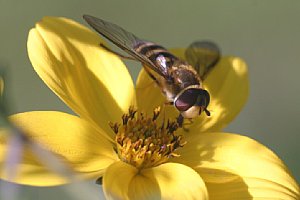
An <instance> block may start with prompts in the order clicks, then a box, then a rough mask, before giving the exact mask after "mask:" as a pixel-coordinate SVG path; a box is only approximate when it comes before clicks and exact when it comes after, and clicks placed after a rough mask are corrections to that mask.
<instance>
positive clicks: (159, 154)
mask: <svg viewBox="0 0 300 200" xmlns="http://www.w3.org/2000/svg"><path fill="white" fill-rule="evenodd" d="M159 114H160V108H156V109H155V110H154V111H153V115H152V116H151V117H148V116H147V115H145V114H144V113H142V112H140V113H138V112H137V110H135V109H133V108H132V107H130V108H129V111H128V113H127V114H124V115H123V116H122V124H117V123H110V127H111V128H112V130H113V131H114V132H115V133H116V138H115V141H116V144H117V146H116V147H117V148H116V151H117V153H118V156H119V158H120V160H122V161H123V162H126V163H128V164H131V165H133V166H135V167H137V168H138V169H144V168H149V167H155V166H158V165H160V164H162V163H165V162H167V161H168V159H169V158H170V157H178V156H179V154H176V153H175V151H176V149H178V148H180V147H183V146H184V145H185V143H186V142H185V141H184V139H183V136H182V135H177V134H176V130H177V129H178V124H177V122H176V121H170V120H167V121H166V122H162V123H161V124H158V122H157V119H158V117H159Z"/></svg>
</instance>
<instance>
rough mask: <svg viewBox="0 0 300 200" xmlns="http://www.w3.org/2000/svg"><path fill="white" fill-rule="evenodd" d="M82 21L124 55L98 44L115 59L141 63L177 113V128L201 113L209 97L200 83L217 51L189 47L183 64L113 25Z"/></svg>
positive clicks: (206, 46) (88, 18)
mask: <svg viewBox="0 0 300 200" xmlns="http://www.w3.org/2000/svg"><path fill="white" fill-rule="evenodd" d="M83 18H84V19H85V21H86V22H87V23H88V24H89V25H90V26H91V27H92V28H93V29H95V30H96V31H97V32H98V33H100V34H101V35H102V36H104V37H105V38H107V39H108V40H110V41H111V42H112V43H114V44H115V45H117V46H118V47H119V48H121V49H122V50H124V51H125V52H127V53H128V54H129V55H130V56H124V55H121V54H119V53H117V52H114V51H112V50H110V49H109V48H107V47H105V46H104V45H102V44H100V45H101V46H102V47H104V48H105V49H106V50H108V51H110V52H112V53H115V54H116V55H118V56H120V57H122V58H127V59H132V60H136V61H139V62H141V63H142V65H143V67H144V69H145V71H146V72H147V73H148V75H149V76H150V77H151V78H152V79H153V80H154V81H155V82H156V84H157V85H158V86H159V87H160V88H161V91H162V93H163V94H164V96H165V97H166V100H167V101H166V104H169V105H174V106H175V108H176V109H177V110H178V111H179V113H180V114H179V116H178V118H177V120H178V123H179V126H182V124H183V121H184V119H193V118H195V117H197V116H198V115H200V114H201V113H202V112H205V113H206V115H207V116H210V112H209V111H208V110H207V106H208V104H209V102H210V95H209V93H208V91H207V90H205V89H203V85H202V81H203V80H204V79H205V77H206V75H207V74H208V72H209V71H210V70H211V69H212V68H213V66H215V64H216V63H217V62H218V61H219V59H220V50H219V48H218V47H217V45H216V44H214V43H212V42H209V41H197V42H194V43H192V44H191V45H190V46H189V47H188V48H187V49H186V52H185V56H186V61H184V60H182V59H179V58H178V57H176V56H175V55H173V54H172V53H170V52H169V51H168V50H167V49H166V48H164V47H162V46H160V45H158V44H156V43H153V42H150V41H146V40H142V39H140V38H138V37H137V36H135V35H134V34H132V33H130V32H128V31H126V30H124V29H123V28H121V27H119V26H118V25H115V24H113V23H110V22H107V21H104V20H102V19H98V18H96V17H93V16H89V15H84V16H83Z"/></svg>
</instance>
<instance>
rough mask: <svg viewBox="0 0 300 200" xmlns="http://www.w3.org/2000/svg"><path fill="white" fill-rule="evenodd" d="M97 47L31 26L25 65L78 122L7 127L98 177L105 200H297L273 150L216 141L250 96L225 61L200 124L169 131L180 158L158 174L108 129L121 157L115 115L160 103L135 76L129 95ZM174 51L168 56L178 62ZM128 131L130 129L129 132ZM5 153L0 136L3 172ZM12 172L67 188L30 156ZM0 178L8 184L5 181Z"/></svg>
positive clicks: (37, 117)
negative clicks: (176, 139)
mask: <svg viewBox="0 0 300 200" xmlns="http://www.w3.org/2000/svg"><path fill="white" fill-rule="evenodd" d="M100 42H103V41H102V39H101V38H100V37H99V36H98V35H97V34H96V33H94V32H92V31H90V30H89V29H87V28H85V27H84V26H82V25H80V24H78V23H76V22H74V21H71V20H69V19H65V18H54V17H46V18H44V19H43V20H42V21H41V22H39V23H37V24H36V27H35V28H33V29H32V30H31V31H30V33H29V37H28V53H29V58H30V60H31V62H32V65H33V67H34V69H35V71H36V72H37V73H38V75H39V76H40V77H41V79H42V80H43V81H44V82H45V83H46V84H47V85H48V87H49V88H50V89H51V90H52V91H53V92H55V94H56V95H57V96H59V97H60V98H61V100H62V101H64V102H65V103H66V104H67V105H68V106H69V107H70V108H71V109H72V110H73V111H74V112H75V113H76V114H77V115H78V116H76V115H71V114H66V113H62V112H59V111H32V112H25V113H19V114H15V115H12V116H11V117H10V120H11V121H12V122H14V123H15V124H16V125H18V126H19V127H20V128H22V129H23V130H25V132H27V133H28V134H29V136H30V137H31V138H32V139H33V140H35V141H37V142H39V143H41V144H42V145H43V146H44V147H45V148H47V149H49V150H50V151H52V152H54V153H56V154H58V155H59V156H60V157H62V158H63V160H65V161H66V163H67V164H68V165H70V166H71V167H72V168H73V169H74V170H75V171H76V172H78V173H80V174H81V175H82V176H83V177H85V178H89V179H94V180H96V179H97V178H99V177H103V190H104V194H105V196H106V197H107V198H108V199H208V196H209V198H210V199H252V198H253V199H256V198H259V199H298V198H299V186H298V184H297V183H296V182H295V181H294V179H293V178H292V176H291V175H290V174H289V172H288V170H287V168H286V167H285V165H284V164H283V163H282V161H281V160H280V159H279V158H278V157H277V156H276V155H275V154H274V153H273V152H272V151H271V150H269V149H268V148H266V147H264V146H263V145H261V144H259V143H258V142H256V141H254V140H252V139H250V138H247V137H245V136H240V135H237V134H232V133H223V132H221V130H222V128H223V127H224V126H225V125H227V124H228V123H229V122H230V121H232V120H233V118H234V117H235V116H236V115H237V114H238V113H239V111H240V110H241V108H242V107H243V105H244V104H245V102H246V99H247V95H248V79H247V67H246V65H245V63H244V62H243V61H242V60H241V59H240V58H236V57H223V58H222V59H221V61H220V62H219V64H218V65H217V66H216V68H215V69H214V70H213V71H212V72H211V73H210V74H209V75H208V77H207V79H206V80H205V82H204V87H205V88H206V89H207V90H208V91H209V92H210V94H211V99H212V100H211V104H210V106H209V107H208V110H210V111H211V117H206V116H205V115H201V116H200V117H199V118H198V119H196V120H195V121H194V123H193V124H192V125H191V126H189V131H188V132H185V131H183V130H178V131H176V134H177V135H184V138H185V140H186V141H187V143H186V144H185V145H184V146H183V147H180V145H179V147H178V148H177V149H176V152H175V153H176V154H179V155H180V156H179V157H170V158H169V159H168V160H164V161H163V163H162V164H159V165H155V164H153V166H151V162H148V163H147V167H145V166H144V165H140V164H139V165H136V164H135V160H134V159H136V158H137V157H134V156H132V155H133V154H131V153H130V152H134V149H132V146H130V145H131V143H130V140H129V139H132V137H133V136H134V135H133V136H130V134H129V135H128V134H127V135H126V134H123V133H124V132H126V130H125V128H124V127H123V128H122V126H121V127H117V126H114V125H112V124H111V125H112V128H113V130H114V131H115V132H117V133H118V134H119V133H120V134H121V135H118V134H117V135H118V137H117V139H119V140H117V141H123V142H124V144H125V141H126V142H128V146H127V147H128V149H130V148H131V151H129V150H128V149H125V148H124V149H122V145H120V143H118V144H117V143H116V139H115V137H116V133H115V132H114V131H113V130H112V129H111V127H110V126H109V122H118V123H121V124H122V120H121V116H122V115H124V113H127V110H128V108H129V107H130V106H134V107H136V108H138V110H139V111H142V112H145V113H147V115H145V116H151V113H152V112H153V109H154V108H155V107H157V106H158V105H161V104H162V103H163V102H164V98H163V97H162V95H161V94H160V91H159V88H158V87H156V86H155V85H154V84H153V83H151V81H150V79H149V77H147V75H146V73H145V72H144V71H143V70H142V71H141V73H140V75H139V77H138V81H137V84H136V89H135V88H134V84H133V82H132V80H131V78H130V75H129V73H128V71H127V69H126V67H125V66H124V64H123V63H122V62H121V60H120V59H119V58H118V57H116V56H115V55H112V54H111V53H109V52H107V51H105V50H104V49H102V48H100V47H99V43H100ZM182 52H183V50H182V49H181V50H180V49H179V50H177V51H176V53H177V54H179V56H180V54H181V55H182ZM37 98H38V94H37ZM166 110H167V111H166V112H165V113H166V118H174V117H175V114H174V112H175V111H174V109H173V108H172V107H167V108H166ZM129 115H130V114H129ZM127 118H128V117H127ZM123 120H124V119H123ZM150 121H151V120H150ZM152 122H153V121H152ZM152 122H151V123H152ZM128 123H129V122H128ZM130 123H131V122H130ZM145 123H146V122H145ZM149 123H150V122H149ZM153 123H156V122H153ZM157 123H158V122H157ZM125 124H126V123H125ZM136 124H137V122H135V123H133V124H131V125H132V126H133V128H134V127H135V126H134V125H136ZM141 124H142V123H141ZM141 124H139V125H141ZM149 127H150V125H149V124H146V125H145V128H146V129H147V128H149ZM124 130H125V131H124ZM147 130H148V129H147ZM122 131H123V132H122ZM122 134H123V135H122ZM130 137H131V138H130ZM120 138H121V139H120ZM179 140H180V139H179ZM166 141H167V142H169V143H170V140H166ZM142 142H144V143H146V140H144V141H143V140H142ZM126 144H127V143H126ZM182 145H183V144H182ZM182 145H181V146H182ZM124 146H126V145H124ZM151 148H152V147H151ZM6 149H7V135H6V134H5V131H4V130H2V132H1V134H0V163H1V164H3V161H4V156H5V152H6ZM149 149H150V145H149ZM149 149H148V150H149ZM156 150H157V149H156ZM121 151H124V152H121ZM153 152H156V153H157V155H155V156H153V155H152V154H151V153H150V155H146V154H142V153H141V154H139V156H150V157H151V156H153V157H151V158H158V157H159V156H162V155H161V154H159V152H158V151H153ZM135 153H136V152H135ZM148 154H149V151H148ZM170 155H171V154H170ZM172 155H173V154H172ZM126 156H128V157H126ZM130 156H131V157H130ZM162 157H163V156H162ZM130 158H131V159H130ZM163 158H165V157H163ZM133 160H134V162H133ZM138 161H140V160H139V159H137V162H138ZM135 166H138V167H135ZM19 169H20V171H19V173H18V174H17V175H16V179H15V182H17V183H20V184H27V185H33V186H52V185H59V184H64V183H67V181H68V180H66V179H64V178H63V177H59V176H58V175H56V174H54V173H51V172H50V171H49V170H48V169H47V168H46V167H44V166H43V165H42V164H41V163H40V162H39V161H38V160H37V159H36V158H35V157H34V155H33V154H32V153H31V152H30V151H29V150H25V152H24V158H23V161H22V162H21V163H20V166H19ZM0 175H1V177H2V178H3V179H5V178H6V177H5V174H4V173H3V172H0Z"/></svg>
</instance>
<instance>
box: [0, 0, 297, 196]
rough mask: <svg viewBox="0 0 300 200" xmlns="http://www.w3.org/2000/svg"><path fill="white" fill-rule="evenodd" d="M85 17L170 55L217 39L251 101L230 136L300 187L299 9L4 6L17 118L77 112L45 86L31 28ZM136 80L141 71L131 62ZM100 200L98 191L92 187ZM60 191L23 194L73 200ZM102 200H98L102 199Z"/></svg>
mask: <svg viewBox="0 0 300 200" xmlns="http://www.w3.org/2000/svg"><path fill="white" fill-rule="evenodd" d="M83 14H90V15H94V16H97V17H99V18H103V19H106V20H109V21H111V22H114V23H116V24H119V25H121V26H122V27H124V28H126V29H127V30H130V31H131V32H133V33H135V34H136V35H138V36H140V37H142V38H147V39H149V40H152V41H156V42H157V43H159V44H162V45H164V46H166V47H185V46H187V45H188V44H190V43H191V42H192V41H194V40H197V39H211V40H213V41H215V42H216V43H218V44H219V46H220V47H221V49H222V52H223V54H226V55H237V56H240V57H242V58H244V59H245V60H246V62H247V64H248V66H249V75H250V85H251V88H250V89H251V90H250V92H251V93H250V98H249V101H248V103H247V105H246V107H245V109H244V110H243V111H242V112H241V114H240V115H239V117H238V118H237V119H236V120H235V121H234V122H233V123H231V124H230V126H229V127H227V128H226V131H229V132H235V133H240V134H243V135H247V136H249V137H251V138H254V139H256V140H258V141H260V142H261V143H263V144H264V145H266V146H268V147H269V148H271V149H272V150H273V151H274V152H275V153H276V154H277V155H279V157H280V158H281V159H282V160H283V161H284V162H285V163H286V165H287V166H288V167H289V169H290V171H291V172H292V174H293V175H294V177H295V178H296V179H297V180H298V182H299V181H300V170H299V169H300V159H299V158H300V157H299V153H300V150H299V142H300V120H299V116H300V105H299V103H300V86H299V85H300V84H299V77H300V66H299V57H300V53H299V52H300V51H299V49H300V48H299V47H300V1H281V0H278V1H277V0H264V1H259V0H251V1H250V0H249V1H238V0H227V1H199V0H197V1H179V0H178V1H159V0H152V1H108V0H107V1H102V0H98V1H92V0H85V1H79V0H52V1H42V0H40V1H38V0H26V1H22V0H0V27H1V29H0V30H1V31H0V36H1V37H0V41H1V44H0V64H1V65H6V66H9V70H8V72H9V77H8V78H9V80H10V81H9V83H8V88H6V89H7V90H9V92H8V93H9V95H10V99H12V102H11V105H12V106H11V113H17V112H24V111H30V110H61V111H66V112H71V111H70V110H69V109H68V108H67V107H66V106H65V105H64V104H63V103H62V102H61V101H60V100H59V99H58V98H57V97H56V96H55V95H54V94H53V93H52V92H51V91H50V90H49V89H48V88H47V87H46V86H45V85H44V83H43V82H42V81H41V80H40V79H39V77H38V76H37V75H36V73H35V72H34V70H33V68H32V67H31V64H30V62H29V60H28V57H27V51H26V40H27V34H28V31H29V29H30V28H32V27H33V26H34V24H35V22H37V21H38V20H40V19H41V18H42V17H43V16H46V15H51V16H64V17H68V18H71V19H74V20H76V21H78V22H81V23H84V21H83V19H82V17H81V16H82V15H83ZM128 64H129V70H130V72H131V74H132V76H133V79H135V78H136V76H137V74H138V71H139V69H140V66H139V65H138V64H136V63H133V62H128ZM89 184H90V186H91V188H92V189H93V190H94V191H95V192H96V193H99V195H100V196H102V191H101V189H100V188H99V186H98V185H95V184H94V183H89ZM67 187H68V186H63V187H56V188H32V187H24V188H23V187H22V199H43V200H45V199H72V198H71V197H70V196H69V195H68V194H67V192H66V191H65V190H64V189H65V188H67ZM99 199H100V198H99Z"/></svg>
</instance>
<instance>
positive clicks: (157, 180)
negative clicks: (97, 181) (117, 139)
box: [103, 162, 208, 200]
mask: <svg viewBox="0 0 300 200" xmlns="http://www.w3.org/2000/svg"><path fill="white" fill-rule="evenodd" d="M116 174H117V176H116ZM103 181H104V184H103V189H104V193H105V196H106V197H107V198H108V199H130V200H139V199H149V200H151V199H169V200H176V199H178V200H184V199H208V195H207V191H206V187H205V184H204V182H203V181H202V179H201V177H200V176H199V175H198V174H197V173H196V172H195V171H194V170H192V169H191V168H189V167H187V166H184V165H181V164H177V163H165V164H162V165H160V166H158V167H154V168H148V169H143V170H141V171H138V170H137V169H136V168H135V167H133V166H131V165H128V164H126V163H122V162H117V163H114V164H112V165H111V166H109V168H108V169H107V171H106V172H105V174H104V177H103Z"/></svg>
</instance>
